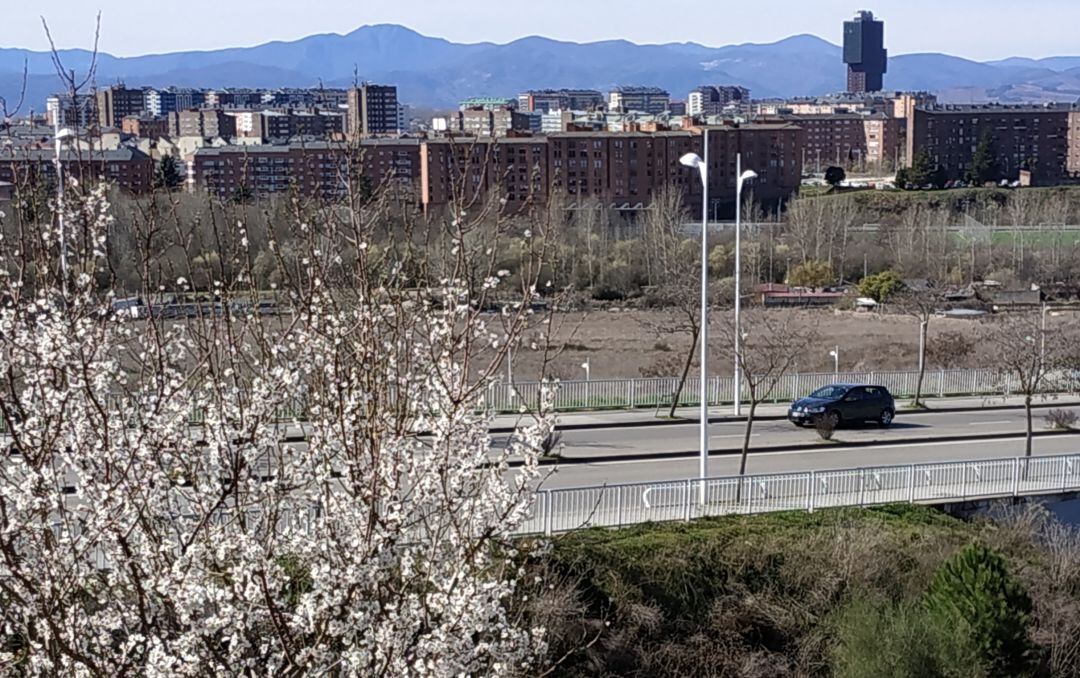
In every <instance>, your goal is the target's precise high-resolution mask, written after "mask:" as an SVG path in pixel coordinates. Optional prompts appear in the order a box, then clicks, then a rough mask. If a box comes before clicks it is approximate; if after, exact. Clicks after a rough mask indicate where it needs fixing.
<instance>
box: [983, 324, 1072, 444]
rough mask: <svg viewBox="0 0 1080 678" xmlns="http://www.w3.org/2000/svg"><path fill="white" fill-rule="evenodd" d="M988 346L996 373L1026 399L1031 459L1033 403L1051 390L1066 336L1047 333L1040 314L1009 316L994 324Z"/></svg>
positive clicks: (988, 336) (988, 335)
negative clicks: (1010, 383) (1009, 382)
mask: <svg viewBox="0 0 1080 678" xmlns="http://www.w3.org/2000/svg"><path fill="white" fill-rule="evenodd" d="M988 330H989V331H988V334H987V343H988V345H989V353H990V355H989V359H990V363H991V365H992V366H993V368H994V369H996V370H997V371H998V373H999V374H1000V375H1001V376H1002V377H1003V378H1005V379H1008V380H1009V381H1011V382H1012V385H1013V387H1014V388H1013V390H1014V392H1016V393H1018V394H1020V395H1022V396H1023V397H1024V412H1025V414H1026V418H1027V429H1026V431H1027V435H1026V442H1025V446H1024V454H1025V456H1028V457H1030V456H1031V447H1032V435H1033V424H1032V411H1031V408H1032V403H1033V401H1034V400H1035V398H1036V397H1037V396H1039V395H1040V394H1042V393H1045V392H1047V391H1048V390H1050V387H1051V386H1052V385H1053V382H1054V378H1055V373H1056V371H1057V367H1058V366H1059V365H1060V364H1061V363H1062V361H1063V359H1064V358H1063V356H1064V354H1065V346H1066V344H1065V343H1064V339H1065V335H1064V333H1063V332H1061V331H1060V330H1053V329H1050V330H1047V329H1044V328H1043V326H1042V325H1041V323H1040V317H1039V314H1025V315H1017V316H1008V317H1004V318H1000V319H997V320H995V321H991V324H990V327H989V328H988Z"/></svg>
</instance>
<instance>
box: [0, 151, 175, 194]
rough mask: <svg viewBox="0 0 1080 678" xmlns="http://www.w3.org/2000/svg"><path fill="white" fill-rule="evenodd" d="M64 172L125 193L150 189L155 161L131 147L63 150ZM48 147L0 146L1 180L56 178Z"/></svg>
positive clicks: (18, 181) (32, 181)
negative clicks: (110, 184) (98, 182)
mask: <svg viewBox="0 0 1080 678" xmlns="http://www.w3.org/2000/svg"><path fill="white" fill-rule="evenodd" d="M60 157H61V162H62V164H63V168H64V174H65V176H68V177H75V178H77V179H78V180H79V181H80V183H90V182H93V181H98V180H105V181H108V182H110V183H112V184H115V185H116V186H117V187H119V188H120V189H121V190H124V191H126V192H128V193H135V194H139V193H146V192H148V191H150V190H152V189H153V182H154V161H153V159H152V158H151V157H150V156H148V155H146V154H145V153H142V152H141V151H138V150H136V149H134V148H127V147H124V148H120V149H116V150H109V151H64V152H63V153H62V154H61V156H60ZM53 159H54V154H53V151H52V150H51V149H28V148H2V149H0V181H6V182H8V183H11V184H14V185H15V186H25V185H35V184H37V183H38V182H41V181H44V182H55V177H56V167H55V165H54V160H53Z"/></svg>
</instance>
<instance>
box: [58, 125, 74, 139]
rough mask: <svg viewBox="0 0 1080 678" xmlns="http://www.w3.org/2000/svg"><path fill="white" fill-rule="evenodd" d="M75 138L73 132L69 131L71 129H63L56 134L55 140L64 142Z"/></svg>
mask: <svg viewBox="0 0 1080 678" xmlns="http://www.w3.org/2000/svg"><path fill="white" fill-rule="evenodd" d="M74 136H75V132H73V131H71V128H69V127H65V128H63V129H62V130H60V131H59V132H57V133H56V138H57V139H59V140H60V141H65V140H67V139H70V138H72V137H74Z"/></svg>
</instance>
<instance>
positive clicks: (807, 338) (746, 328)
mask: <svg viewBox="0 0 1080 678" xmlns="http://www.w3.org/2000/svg"><path fill="white" fill-rule="evenodd" d="M801 321H802V319H801V318H799V315H798V314H797V313H795V312H791V311H766V310H760V309H759V310H754V311H750V312H749V313H746V314H744V315H743V318H742V320H741V324H742V328H741V330H742V337H741V338H742V341H741V343H740V348H739V352H738V354H737V355H736V356H735V358H736V360H738V363H739V371H740V373H741V374H742V380H743V384H745V385H746V392H747V395H748V400H749V410H748V412H747V416H746V428H745V429H744V431H743V442H742V454H741V458H740V461H739V475H744V474H745V473H746V461H747V457H748V456H749V454H750V438H751V436H752V435H753V429H754V417H755V415H756V414H757V408H758V405H760V404H761V403H762V402H764V401H766V400H768V399H769V398H771V397H772V395H773V393H774V392H775V391H776V387H777V385H778V384H779V383H780V380H781V379H782V378H783V376H784V375H785V374H786V373H788V372H790V371H791V369H792V367H794V365H795V363H796V361H797V360H798V359H799V357H800V356H802V355H804V354H805V352H806V350H807V349H808V348H809V347H810V344H811V343H812V342H813V341H814V339H815V337H816V336H817V332H816V330H815V329H814V328H813V327H807V326H806V325H805V324H804V323H803V322H801ZM720 333H721V339H722V341H723V343H724V345H725V346H733V345H734V343H735V342H734V339H735V326H734V323H725V324H724V325H722V326H721V328H720ZM729 357H730V356H729Z"/></svg>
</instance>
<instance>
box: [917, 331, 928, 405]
mask: <svg viewBox="0 0 1080 678" xmlns="http://www.w3.org/2000/svg"><path fill="white" fill-rule="evenodd" d="M927 326H928V323H926V322H922V323H920V324H919V376H918V378H917V379H916V380H915V405H914V406H915V408H916V409H918V408H920V407H922V386H923V378H924V377H925V376H926V330H927Z"/></svg>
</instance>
